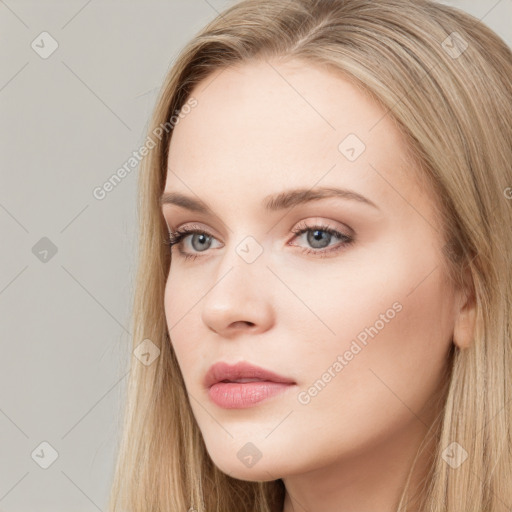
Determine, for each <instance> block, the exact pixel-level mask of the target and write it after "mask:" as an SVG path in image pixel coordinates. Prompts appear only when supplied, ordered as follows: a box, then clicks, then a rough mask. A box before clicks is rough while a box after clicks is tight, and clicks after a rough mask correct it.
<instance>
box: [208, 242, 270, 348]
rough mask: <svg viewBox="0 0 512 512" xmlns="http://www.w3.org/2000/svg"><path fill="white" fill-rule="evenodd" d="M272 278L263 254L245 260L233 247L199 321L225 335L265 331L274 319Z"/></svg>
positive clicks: (210, 289) (220, 268)
mask: <svg viewBox="0 0 512 512" xmlns="http://www.w3.org/2000/svg"><path fill="white" fill-rule="evenodd" d="M272 277H273V275H272V273H271V272H270V271H269V270H268V269H267V268H266V266H265V263H264V258H263V257H260V258H258V260H256V261H254V262H252V263H247V262H246V261H244V260H243V259H242V258H241V257H240V256H239V255H238V254H237V253H236V252H235V250H234V249H232V250H231V251H229V254H227V255H226V256H225V258H224V259H223V261H222V264H221V265H220V266H219V271H218V273H216V276H215V279H214V280H212V283H211V285H210V286H209V291H208V292H207V294H206V296H205V297H204V299H203V301H202V313H201V314H202V321H203V322H204V324H205V325H206V326H207V327H208V329H210V330H211V331H213V332H215V333H217V334H219V335H221V336H223V337H226V338H229V337H233V336H235V335H236V334H237V333H240V332H243V331H246V332H251V333H255V334H256V333H262V332H265V331H266V330H268V329H269V328H270V327H271V326H272V325H273V323H274V320H275V319H274V313H275V311H274V307H273V297H272V293H271V290H272V283H271V282H270V280H271V279H272ZM274 289H275V287H274Z"/></svg>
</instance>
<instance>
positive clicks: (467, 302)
mask: <svg viewBox="0 0 512 512" xmlns="http://www.w3.org/2000/svg"><path fill="white" fill-rule="evenodd" d="M465 277H466V283H467V286H466V287H465V288H464V289H462V290H459V291H458V292H457V295H456V301H457V302H456V311H455V314H456V318H455V325H454V328H453V342H454V343H455V345H457V346H458V347H459V348H460V349H466V348H468V347H469V346H470V345H471V344H472V342H473V337H474V334H475V321H476V300H475V294H474V288H473V282H472V279H471V273H470V271H469V269H466V276H465Z"/></svg>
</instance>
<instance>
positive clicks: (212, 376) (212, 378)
mask: <svg viewBox="0 0 512 512" xmlns="http://www.w3.org/2000/svg"><path fill="white" fill-rule="evenodd" d="M239 379H259V380H262V381H271V382H283V383H287V384H295V382H294V381H293V380H292V379H289V378H287V377H283V376H282V375H278V374H277V373H274V372H272V371H270V370H266V369H265V368H261V367H259V366H255V365H253V364H250V363H246V362H240V363H236V364H234V365H230V364H228V363H225V362H219V363H215V364H214V365H212V366H211V367H210V369H209V370H208V372H207V373H206V375H205V378H204V385H205V387H207V388H209V387H210V386H212V385H213V384H216V383H217V382H221V381H223V380H227V381H235V380H239Z"/></svg>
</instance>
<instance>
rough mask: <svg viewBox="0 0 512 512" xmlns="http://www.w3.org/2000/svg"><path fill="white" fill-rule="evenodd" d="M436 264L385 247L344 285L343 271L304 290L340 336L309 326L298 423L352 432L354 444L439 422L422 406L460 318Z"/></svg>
mask: <svg viewBox="0 0 512 512" xmlns="http://www.w3.org/2000/svg"><path fill="white" fill-rule="evenodd" d="M436 258H437V253H436V252H435V251H432V252H431V253H430V254H429V253H428V252H426V251H423V255H422V254H413V253H411V252H410V251H409V254H408V256H407V257H406V258H404V257H400V253H399V252H397V253H396V254H391V252H390V253H388V255H386V252H385V250H383V251H381V252H380V253H379V258H378V260H377V259H376V258H374V260H373V261H377V263H372V262H370V261H365V259H364V258H361V259H358V261H357V262H356V261H354V262H353V263H354V269H355V268H356V267H355V265H357V268H359V269H360V270H359V271H353V272H349V271H348V269H347V268H346V269H345V272H344V274H345V276H346V278H344V279H342V273H341V272H340V273H338V274H337V275H336V276H335V277H333V278H332V279H331V280H327V279H322V278H321V276H320V275H317V276H316V277H317V280H316V286H315V287H311V286H310V287H309V288H307V287H303V294H304V295H302V297H304V301H305V302H306V303H308V304H315V313H316V314H317V315H318V317H319V318H320V319H322V321H323V322H322V323H325V324H326V325H328V326H329V327H330V329H332V331H334V333H335V334H329V333H328V332H327V334H325V333H326V329H325V327H324V326H322V324H321V323H320V322H316V321H311V322H309V323H307V324H306V322H304V321H303V322H302V329H301V332H302V333H303V340H304V342H303V345H302V347H303V348H304V350H303V352H302V353H301V355H300V356H299V360H301V361H303V362H301V363H300V370H301V372H302V375H303V377H304V378H303V381H302V384H301V391H303V394H302V396H301V399H302V401H301V402H300V403H302V404H303V405H302V409H300V408H299V409H298V411H299V412H300V411H301V412H300V417H298V421H297V424H301V422H304V424H305V425H308V428H320V425H321V424H324V425H327V427H326V428H327V429H330V428H331V429H332V435H336V434H335V432H340V431H343V432H344V433H345V434H346V437H345V436H344V438H345V439H346V440H351V442H352V446H353V447H354V446H356V445H357V442H361V443H362V442H363V441H364V442H370V439H371V438H372V437H373V438H374V439H375V440H376V439H378V438H381V437H383V436H385V435H387V434H389V433H390V432H391V431H393V430H395V431H396V429H399V428H402V427H403V426H404V425H405V424H407V423H408V422H410V421H411V420H413V421H416V419H415V415H416V416H417V417H419V418H422V421H423V420H424V422H425V423H427V422H428V421H430V418H427V417H426V416H425V417H424V418H423V414H424V411H423V409H424V407H425V405H426V404H427V402H428V400H429V399H430V398H431V397H432V396H433V394H434V393H435V391H436V390H437V389H438V386H439V385H440V384H441V381H442V377H443V372H444V371H445V369H446V362H447V355H448V350H449V348H450V344H451V334H452V332H453V318H454V317H453V297H452V295H451V292H450V289H449V288H448V287H447V286H446V284H445V281H444V278H443V276H442V274H441V271H440V266H438V265H437V259H436ZM344 264H345V263H344ZM347 265H348V266H349V263H347ZM363 269H364V270H363ZM296 284H298V283H296ZM320 284H322V288H320V287H319V286H320ZM320 292H322V293H320ZM315 296H317V298H318V300H316V302H315V301H314V297H315ZM315 331H316V332H317V333H319V332H322V336H321V337H315V336H314V332H315ZM306 340H307V345H306ZM309 340H317V341H312V342H311V341H309ZM333 375H334V376H333ZM305 402H307V403H305ZM355 418H357V420H354V419H355ZM375 425H379V426H380V427H379V428H378V429H376V428H375ZM304 434H305V432H304ZM356 440H359V441H356ZM320 442H321V441H320ZM316 448H318V446H317V447H316Z"/></svg>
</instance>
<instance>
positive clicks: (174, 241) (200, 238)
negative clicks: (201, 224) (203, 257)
mask: <svg viewBox="0 0 512 512" xmlns="http://www.w3.org/2000/svg"><path fill="white" fill-rule="evenodd" d="M187 238H190V244H191V245H192V249H193V250H194V251H198V252H204V251H206V250H208V249H209V248H210V246H211V243H212V240H214V239H215V238H214V237H213V235H211V234H210V233H208V232H207V231H205V230H204V229H199V228H198V227H185V228H181V229H177V230H176V231H172V232H170V233H169V240H168V241H167V244H168V245H169V246H170V247H171V249H172V247H173V246H174V245H176V246H177V247H178V249H179V251H178V253H179V254H180V255H181V256H183V257H184V258H185V259H189V258H192V259H195V258H196V257H197V255H196V254H193V253H189V252H186V251H184V250H183V245H184V242H185V241H186V239H187Z"/></svg>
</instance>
